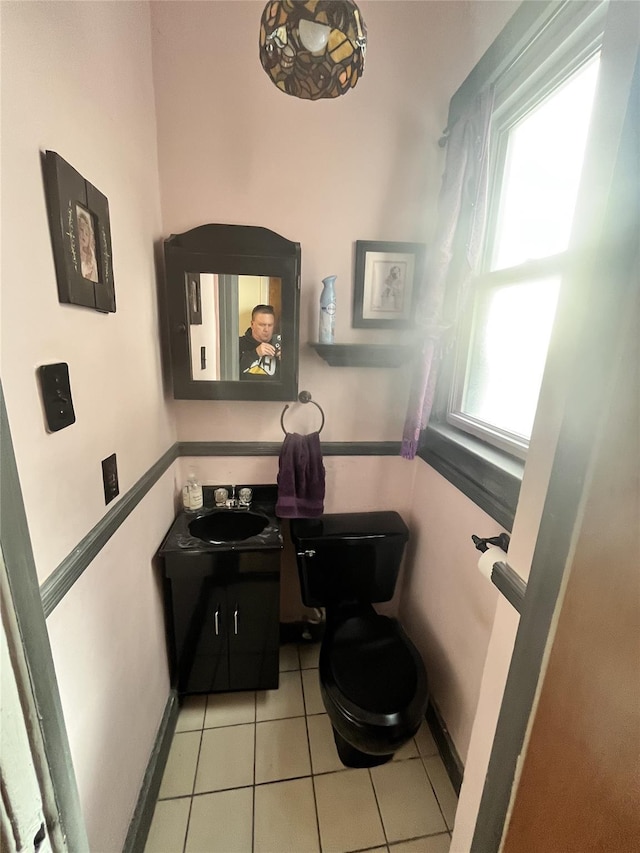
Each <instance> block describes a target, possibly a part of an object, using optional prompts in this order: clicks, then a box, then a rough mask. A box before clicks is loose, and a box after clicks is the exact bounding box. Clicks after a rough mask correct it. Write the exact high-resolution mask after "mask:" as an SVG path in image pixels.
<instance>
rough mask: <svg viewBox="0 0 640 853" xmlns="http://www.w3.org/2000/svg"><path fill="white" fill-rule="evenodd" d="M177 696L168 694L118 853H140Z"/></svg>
mask: <svg viewBox="0 0 640 853" xmlns="http://www.w3.org/2000/svg"><path fill="white" fill-rule="evenodd" d="M178 711H179V705H178V694H177V693H176V691H175V690H172V691H171V692H170V693H169V698H168V699H167V704H166V705H165V709H164V714H163V715H162V720H161V722H160V726H159V728H158V733H157V735H156V741H155V743H154V745H153V749H152V750H151V756H150V758H149V763H148V764H147V770H146V772H145V774H144V779H143V780H142V787H141V788H140V794H139V796H138V802H137V804H136V809H135V811H134V813H133V817H132V818H131V823H130V824H129V831H128V832H127V838H126V841H125V843H124V847H123V848H122V853H143V851H144V847H145V844H146V841H147V835H148V834H149V827H150V826H151V820H152V818H153V811H154V809H155V806H156V800H157V799H158V792H159V790H160V783H161V782H162V774H163V773H164V768H165V764H166V763H167V757H168V755H169V748H170V747H171V741H172V739H173V733H174V731H175V728H176V721H177V719H178Z"/></svg>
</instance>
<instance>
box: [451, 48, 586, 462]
mask: <svg viewBox="0 0 640 853" xmlns="http://www.w3.org/2000/svg"><path fill="white" fill-rule="evenodd" d="M598 68H599V57H598V56H596V57H594V58H592V59H590V60H589V61H588V62H586V63H585V64H584V65H582V66H581V67H580V68H579V69H577V70H576V71H574V72H573V73H572V74H571V75H570V76H568V77H567V78H566V79H565V81H564V82H562V83H561V84H560V85H558V86H557V88H555V89H553V90H552V91H551V92H550V93H548V94H547V95H546V97H544V98H543V99H542V100H541V101H539V102H538V105H537V106H535V107H534V108H533V109H531V110H530V111H529V112H527V113H526V114H525V115H524V116H522V115H517V116H514V114H513V113H512V114H511V116H510V117H507V118H505V119H503V123H502V124H501V125H500V126H498V127H496V128H494V129H495V130H496V131H497V133H498V134H500V133H502V134H503V137H502V138H503V139H504V134H506V140H505V144H504V145H500V144H498V146H497V149H496V156H497V157H498V158H500V157H501V158H502V159H501V160H500V159H499V160H498V161H497V163H496V166H495V169H496V172H497V176H498V178H499V180H498V181H496V187H497V192H496V195H495V196H494V198H493V199H492V200H491V201H490V208H491V206H492V205H493V204H497V210H498V214H497V216H496V217H495V218H492V217H490V220H489V221H490V222H491V221H493V223H494V226H493V227H490V229H489V232H488V234H487V241H488V251H487V252H486V254H485V268H484V272H483V274H482V276H481V278H480V279H479V280H478V282H477V291H476V297H475V301H474V309H473V310H474V313H473V318H472V322H471V331H470V334H469V336H468V337H467V338H465V339H464V340H461V347H462V348H461V349H460V350H459V353H458V362H457V368H456V378H455V382H454V386H453V390H452V394H451V400H450V406H449V411H448V420H449V422H450V423H452V424H454V425H455V426H456V427H458V428H460V429H463V430H466V431H468V432H470V433H473V434H474V435H476V436H479V437H480V438H482V439H483V440H484V441H487V442H489V443H491V444H494V445H496V446H498V447H501V448H502V449H505V450H508V451H509V452H511V453H514V454H516V455H519V456H523V455H524V454H525V453H526V450H527V447H528V444H529V439H530V437H531V431H532V428H533V422H534V418H535V413H536V408H537V405H538V396H539V394H540V386H541V384H542V376H543V373H544V367H545V362H546V358H547V350H548V347H549V341H550V338H551V331H552V328H553V321H554V317H555V312H556V305H557V301H558V296H559V292H560V286H561V280H562V269H563V265H564V263H565V258H566V251H567V249H568V246H569V239H570V235H571V227H572V223H573V215H574V211H575V206H576V200H577V196H578V189H579V185H580V177H581V172H582V165H583V160H584V154H585V149H586V143H587V136H588V132H589V122H590V118H591V109H592V105H593V100H594V95H595V89H596V83H597V78H598ZM501 152H502V153H501ZM542 270H544V271H542Z"/></svg>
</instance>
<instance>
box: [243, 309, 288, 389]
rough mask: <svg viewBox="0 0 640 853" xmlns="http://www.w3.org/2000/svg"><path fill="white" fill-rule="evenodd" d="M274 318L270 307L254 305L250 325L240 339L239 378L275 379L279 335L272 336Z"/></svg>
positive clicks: (279, 350) (277, 363)
mask: <svg viewBox="0 0 640 853" xmlns="http://www.w3.org/2000/svg"><path fill="white" fill-rule="evenodd" d="M275 324H276V316H275V312H274V310H273V306H272V305H256V307H255V308H254V309H253V311H252V312H251V325H250V326H249V328H248V329H247V331H246V332H245V333H244V335H242V337H241V338H240V377H241V378H242V379H251V378H253V377H254V376H268V377H271V378H273V377H275V376H277V375H278V373H279V371H280V355H281V349H280V335H274V334H273V330H274V328H275Z"/></svg>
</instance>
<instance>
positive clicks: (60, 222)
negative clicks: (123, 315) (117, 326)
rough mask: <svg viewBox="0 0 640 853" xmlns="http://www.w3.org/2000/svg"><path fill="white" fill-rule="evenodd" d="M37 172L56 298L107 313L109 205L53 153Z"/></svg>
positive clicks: (111, 302)
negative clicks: (41, 173) (40, 173)
mask: <svg viewBox="0 0 640 853" xmlns="http://www.w3.org/2000/svg"><path fill="white" fill-rule="evenodd" d="M43 169H44V182H45V191H46V197H47V213H48V217H49V230H50V232H51V243H52V246H53V258H54V262H55V268H56V279H57V281H58V300H59V301H60V302H70V303H71V304H73V305H84V306H85V307H87V308H94V309H95V310H96V311H104V312H110V311H111V312H113V311H115V310H116V295H115V288H114V284H113V263H112V258H111V226H110V223H109V202H108V201H107V199H106V197H105V196H104V195H102V193H101V192H100V191H99V190H97V189H96V188H95V187H94V186H93V184H90V183H89V181H87V180H85V178H83V177H82V175H81V174H80V173H79V172H77V171H76V170H75V169H74V168H73V166H70V165H69V163H67V161H66V160H63V159H62V157H60V155H59V154H56V152H55V151H45V152H44V156H43Z"/></svg>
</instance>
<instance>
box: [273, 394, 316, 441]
mask: <svg viewBox="0 0 640 853" xmlns="http://www.w3.org/2000/svg"><path fill="white" fill-rule="evenodd" d="M298 401H299V402H300V403H313V405H314V406H315V407H316V408H317V409H318V411H319V412H320V415H321V416H322V423H321V424H320V429H319V430H318V434H320V433H321V432H322V428H323V427H324V412H323V411H322V406H321V405H320V404H319V403H316V401H315V400H312V399H311V394H310V393H309V392H308V391H301V392H300V393H299V394H298ZM288 408H289V403H287V405H286V406H285V407H284V409H283V410H282V414H281V415H280V426H281V427H282V432H283V433H284V434H285V435H286V434H287V431H286V429H285V428H284V415H285V412H286V411H287V409H288Z"/></svg>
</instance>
